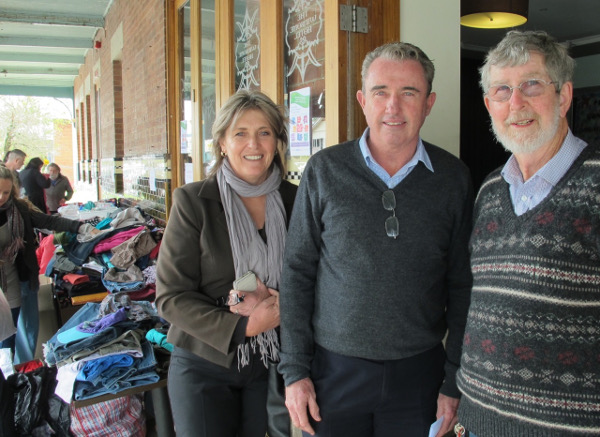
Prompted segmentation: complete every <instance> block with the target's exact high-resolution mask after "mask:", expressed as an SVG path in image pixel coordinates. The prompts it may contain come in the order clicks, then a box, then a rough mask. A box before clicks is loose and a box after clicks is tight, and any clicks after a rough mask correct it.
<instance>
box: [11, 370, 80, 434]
mask: <svg viewBox="0 0 600 437" xmlns="http://www.w3.org/2000/svg"><path fill="white" fill-rule="evenodd" d="M56 373H57V370H56V368H55V367H46V366H43V367H39V368H37V369H35V370H33V371H31V372H28V373H14V374H12V375H10V376H9V377H8V379H7V383H8V385H9V386H10V387H11V389H12V390H13V391H14V393H15V395H14V406H15V415H14V423H15V427H16V431H17V434H14V435H21V436H30V435H32V434H33V430H34V429H35V428H38V427H40V426H45V425H46V424H47V425H48V426H49V427H50V428H51V429H52V431H54V433H55V435H57V436H59V437H69V436H70V435H71V434H70V433H69V428H70V425H71V419H70V411H69V405H68V404H66V403H65V402H63V401H62V400H61V399H60V398H59V397H58V396H56V395H55V394H54V390H55V388H56V385H57V382H56Z"/></svg>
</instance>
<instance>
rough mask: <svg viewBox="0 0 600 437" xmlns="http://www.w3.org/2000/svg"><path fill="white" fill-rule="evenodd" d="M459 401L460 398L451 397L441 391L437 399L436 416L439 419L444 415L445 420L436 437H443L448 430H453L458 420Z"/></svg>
mask: <svg viewBox="0 0 600 437" xmlns="http://www.w3.org/2000/svg"><path fill="white" fill-rule="evenodd" d="M459 402H460V399H456V398H451V397H449V396H445V395H443V394H441V393H440V395H439V396H438V400H437V414H436V416H435V417H436V418H437V419H439V418H440V417H442V416H444V421H443V422H442V427H441V428H440V431H439V432H438V433H437V434H436V436H435V437H442V436H443V435H444V434H446V433H447V432H448V431H452V429H454V425H456V422H458V417H457V416H456V412H457V410H458V403H459Z"/></svg>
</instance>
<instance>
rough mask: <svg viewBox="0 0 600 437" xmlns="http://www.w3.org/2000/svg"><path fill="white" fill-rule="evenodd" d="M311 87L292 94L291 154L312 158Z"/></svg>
mask: <svg viewBox="0 0 600 437" xmlns="http://www.w3.org/2000/svg"><path fill="white" fill-rule="evenodd" d="M310 136H311V125H310V87H306V88H301V89H299V90H296V91H292V92H290V154H291V155H292V156H310Z"/></svg>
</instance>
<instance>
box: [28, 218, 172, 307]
mask: <svg viewBox="0 0 600 437" xmlns="http://www.w3.org/2000/svg"><path fill="white" fill-rule="evenodd" d="M88 226H89V228H90V229H92V226H91V225H88ZM93 229H95V230H94V231H93V232H87V233H84V234H78V235H74V234H70V233H57V234H54V235H49V236H47V237H46V238H44V239H43V240H42V242H41V244H40V247H39V249H38V252H37V255H38V261H39V262H40V273H43V274H45V275H46V276H48V277H52V278H53V281H54V287H55V294H56V296H57V297H58V299H59V302H60V304H61V306H63V307H64V306H68V305H71V304H80V303H85V302H89V301H95V302H100V301H101V300H102V299H103V298H104V296H105V295H106V294H107V293H117V292H128V293H130V297H131V299H132V300H137V301H140V300H147V301H153V300H154V296H155V290H156V287H155V282H156V275H155V269H156V266H155V263H156V259H157V257H158V251H159V248H160V241H161V238H162V234H163V231H164V229H163V228H161V227H158V226H156V225H155V220H154V219H153V218H152V217H150V216H147V215H145V214H144V212H143V211H142V210H141V209H139V208H136V207H130V208H126V209H123V210H122V209H117V210H115V211H114V212H113V213H112V214H111V215H110V216H109V217H106V218H105V219H104V220H102V221H99V222H97V223H96V224H95V226H93ZM91 297H94V298H93V299H92V298H91Z"/></svg>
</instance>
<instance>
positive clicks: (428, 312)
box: [279, 43, 473, 437]
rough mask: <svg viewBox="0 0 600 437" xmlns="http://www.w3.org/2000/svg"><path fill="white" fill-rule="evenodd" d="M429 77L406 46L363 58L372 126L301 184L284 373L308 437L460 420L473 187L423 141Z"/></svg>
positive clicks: (416, 431) (284, 326)
mask: <svg viewBox="0 0 600 437" xmlns="http://www.w3.org/2000/svg"><path fill="white" fill-rule="evenodd" d="M433 76H434V67H433V64H432V62H431V61H430V60H429V58H428V57H427V56H426V55H425V53H423V52H422V51H421V50H420V49H419V48H418V47H415V46H413V45H411V44H407V43H391V44H386V45H384V46H381V47H379V48H377V49H375V50H374V51H372V52H371V53H370V54H368V55H367V57H366V58H365V60H364V63H363V68H362V83H363V84H362V89H361V90H359V91H358V92H357V98H358V101H359V103H360V104H361V106H362V108H363V112H364V114H365V117H366V120H367V124H368V128H367V129H366V130H365V132H364V134H363V136H362V137H361V138H360V139H358V140H355V141H350V142H347V143H344V144H340V145H337V146H334V147H330V148H327V149H325V150H323V151H321V152H319V153H317V154H316V155H315V156H313V157H312V158H311V159H310V161H309V162H308V164H307V166H306V168H305V171H304V173H303V175H302V180H301V182H300V187H299V190H298V194H297V197H296V203H295V206H294V212H293V214H292V217H291V223H290V229H289V234H288V239H287V242H286V252H285V258H284V265H283V273H282V283H281V287H280V300H281V302H280V310H281V339H282V350H281V363H280V365H279V370H280V371H281V372H282V374H283V376H284V379H285V384H286V405H287V407H288V409H289V411H290V415H291V418H292V421H293V423H294V425H296V426H298V427H299V428H301V429H302V430H303V431H304V432H305V433H308V434H315V433H316V435H319V436H325V435H327V436H330V435H333V436H344V437H353V436H356V437H359V436H360V437H365V436H374V437H375V436H376V437H382V436H399V435H410V436H426V435H427V432H428V429H429V427H430V425H431V424H432V422H434V421H435V420H436V416H437V417H438V418H439V417H441V416H444V419H443V424H442V429H441V430H440V432H439V433H438V435H439V436H441V435H442V434H443V433H445V432H447V431H448V430H449V429H451V428H452V426H453V425H454V423H455V422H456V410H457V407H458V402H459V400H458V398H459V395H460V393H459V391H458V389H457V387H456V383H455V374H456V370H457V368H458V364H459V361H460V353H461V341H462V337H463V332H464V326H465V320H466V315H467V311H468V306H469V297H470V289H471V282H472V280H471V273H470V269H469V257H468V250H467V243H468V238H469V234H470V231H471V214H472V203H473V187H472V184H471V179H470V175H469V172H468V170H467V168H466V166H465V165H464V164H463V163H462V162H461V161H460V160H458V159H457V158H456V157H454V156H452V155H451V154H450V153H448V152H446V151H444V150H442V149H441V148H439V147H436V146H434V145H431V144H429V143H426V142H424V141H422V140H421V138H420V134H419V132H420V129H421V126H422V125H423V123H424V121H425V118H426V117H427V115H428V114H429V112H430V111H431V108H432V106H433V104H434V102H435V97H436V96H435V93H433V92H431V89H432V82H433ZM446 333H447V339H446V342H445V348H444V346H443V345H442V340H443V339H444V336H445V335H446Z"/></svg>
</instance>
